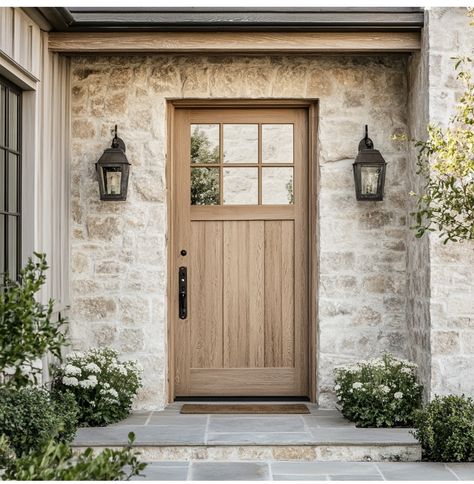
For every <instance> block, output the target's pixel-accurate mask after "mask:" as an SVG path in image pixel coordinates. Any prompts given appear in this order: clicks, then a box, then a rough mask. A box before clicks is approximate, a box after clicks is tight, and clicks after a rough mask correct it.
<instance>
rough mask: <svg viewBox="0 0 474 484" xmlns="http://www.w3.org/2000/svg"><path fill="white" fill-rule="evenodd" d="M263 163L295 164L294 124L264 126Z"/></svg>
mask: <svg viewBox="0 0 474 484" xmlns="http://www.w3.org/2000/svg"><path fill="white" fill-rule="evenodd" d="M262 163H293V125H292V124H262Z"/></svg>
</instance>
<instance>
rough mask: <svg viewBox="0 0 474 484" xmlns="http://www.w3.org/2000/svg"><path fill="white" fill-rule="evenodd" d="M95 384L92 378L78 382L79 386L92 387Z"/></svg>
mask: <svg viewBox="0 0 474 484" xmlns="http://www.w3.org/2000/svg"><path fill="white" fill-rule="evenodd" d="M96 385H97V383H95V382H94V381H92V380H89V379H87V380H82V381H80V382H79V386H80V387H81V388H94V387H95V386H96Z"/></svg>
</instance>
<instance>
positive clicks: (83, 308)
mask: <svg viewBox="0 0 474 484" xmlns="http://www.w3.org/2000/svg"><path fill="white" fill-rule="evenodd" d="M72 309H73V312H74V314H75V315H76V316H77V317H78V318H80V320H81V321H85V322H91V321H101V320H110V319H111V318H112V317H113V316H114V315H115V311H116V309H117V305H116V302H115V301H114V300H113V299H112V298H110V297H89V298H77V299H76V300H75V301H74V304H73V307H72Z"/></svg>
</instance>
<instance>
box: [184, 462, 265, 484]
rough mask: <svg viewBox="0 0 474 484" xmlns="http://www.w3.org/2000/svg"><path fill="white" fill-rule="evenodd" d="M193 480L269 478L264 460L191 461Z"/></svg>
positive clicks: (261, 479) (253, 479)
mask: <svg viewBox="0 0 474 484" xmlns="http://www.w3.org/2000/svg"><path fill="white" fill-rule="evenodd" d="M190 478H191V479H192V480H193V481H268V480H270V478H271V475H270V469H269V466H268V464H267V463H266V462H193V463H192V464H191V469H190Z"/></svg>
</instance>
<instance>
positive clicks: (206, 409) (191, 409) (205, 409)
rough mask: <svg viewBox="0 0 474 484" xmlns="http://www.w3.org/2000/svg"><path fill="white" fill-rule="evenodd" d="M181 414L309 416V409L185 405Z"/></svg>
mask: <svg viewBox="0 0 474 484" xmlns="http://www.w3.org/2000/svg"><path fill="white" fill-rule="evenodd" d="M181 413H256V414H263V413H289V414H308V413H310V411H309V409H308V407H307V406H306V405H304V404H302V403H275V404H271V403H267V404H258V403H249V404H238V403H230V404H227V403H224V404H221V403H216V404H210V403H202V404H201V403H185V404H184V405H183V406H182V407H181Z"/></svg>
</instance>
